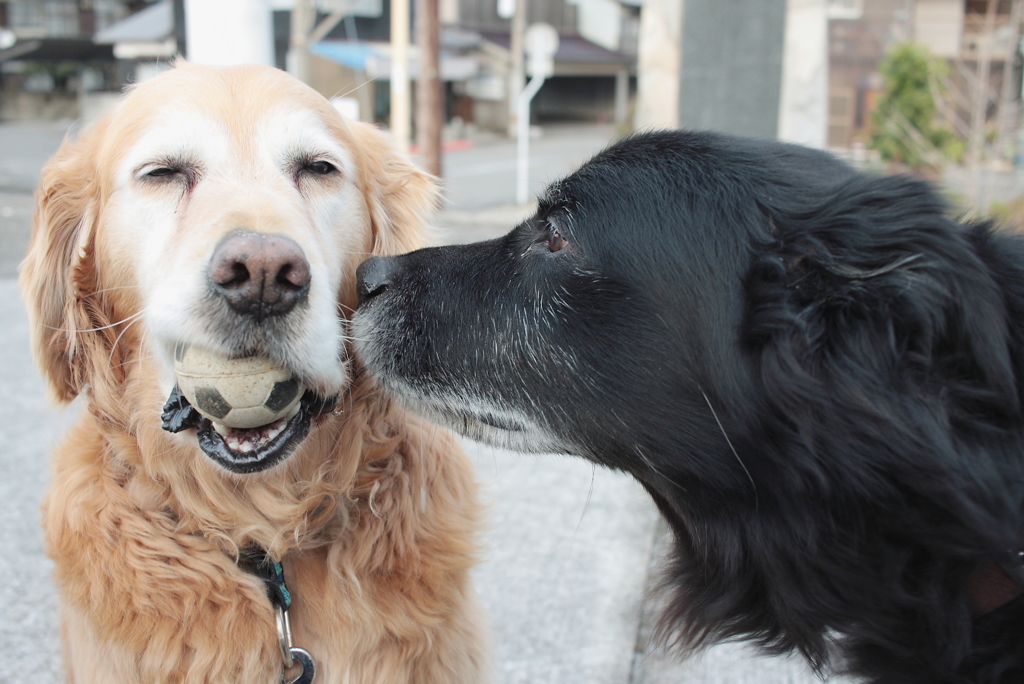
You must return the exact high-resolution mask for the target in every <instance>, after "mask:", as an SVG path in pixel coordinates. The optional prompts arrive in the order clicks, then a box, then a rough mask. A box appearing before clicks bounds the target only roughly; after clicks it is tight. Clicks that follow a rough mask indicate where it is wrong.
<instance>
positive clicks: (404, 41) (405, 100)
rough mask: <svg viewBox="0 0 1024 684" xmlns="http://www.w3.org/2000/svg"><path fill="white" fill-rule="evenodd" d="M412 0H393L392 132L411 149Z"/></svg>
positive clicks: (406, 149) (403, 148)
mask: <svg viewBox="0 0 1024 684" xmlns="http://www.w3.org/2000/svg"><path fill="white" fill-rule="evenodd" d="M409 100H410V97H409V0H391V135H392V136H394V138H395V144H396V145H397V146H398V149H399V150H401V151H402V152H404V153H408V152H409V128H410V125H409V112H410V106H409Z"/></svg>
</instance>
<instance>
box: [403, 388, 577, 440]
mask: <svg viewBox="0 0 1024 684" xmlns="http://www.w3.org/2000/svg"><path fill="white" fill-rule="evenodd" d="M398 397H399V402H400V403H401V404H402V405H403V406H405V408H407V409H409V410H410V411H412V412H413V413H418V414H420V415H422V416H423V417H424V418H427V419H428V420H430V421H432V422H435V423H438V424H440V425H443V426H444V427H446V428H448V429H450V430H452V431H453V432H457V433H458V434H460V435H462V436H464V437H468V438H469V439H472V440H473V441H476V442H481V443H483V444H487V445H489V446H494V447H498V448H501V449H510V450H512V451H521V452H525V453H535V454H544V453H550V452H557V451H563V450H564V446H563V445H561V444H560V443H559V442H557V441H556V440H555V439H553V438H552V437H551V436H550V435H548V434H547V433H546V432H545V431H543V430H542V429H541V428H539V427H538V426H537V425H535V424H533V423H532V421H529V420H527V419H525V418H523V417H520V416H517V415H514V414H511V413H509V412H506V411H499V410H489V409H488V408H486V407H483V406H480V407H463V406H459V405H457V404H450V403H446V402H444V401H439V400H436V399H433V398H423V397H420V396H418V397H410V396H409V395H408V394H399V395H398Z"/></svg>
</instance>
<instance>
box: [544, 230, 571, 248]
mask: <svg viewBox="0 0 1024 684" xmlns="http://www.w3.org/2000/svg"><path fill="white" fill-rule="evenodd" d="M568 244H569V241H568V240H566V239H565V238H564V237H562V235H561V233H559V232H558V231H557V230H554V229H551V231H550V232H549V233H548V251H550V252H558V251H560V250H561V249H563V248H564V247H565V246H566V245H568Z"/></svg>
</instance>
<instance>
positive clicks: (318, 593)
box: [21, 64, 486, 684]
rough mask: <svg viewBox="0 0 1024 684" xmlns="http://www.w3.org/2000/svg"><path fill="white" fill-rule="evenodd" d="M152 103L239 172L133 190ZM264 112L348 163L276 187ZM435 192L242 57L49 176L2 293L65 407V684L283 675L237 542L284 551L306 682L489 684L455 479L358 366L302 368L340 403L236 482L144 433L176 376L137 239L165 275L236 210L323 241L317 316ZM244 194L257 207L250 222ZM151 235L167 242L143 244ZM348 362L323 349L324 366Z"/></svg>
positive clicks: (89, 140)
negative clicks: (322, 300)
mask: <svg viewBox="0 0 1024 684" xmlns="http://www.w3.org/2000/svg"><path fill="white" fill-rule="evenodd" d="M168 109H170V110H172V112H175V114H174V116H175V117H178V118H179V119H180V118H181V117H187V115H189V114H190V113H191V112H193V111H198V112H199V113H200V114H201V115H202V117H206V118H204V119H202V121H203V122H209V121H213V122H214V124H216V125H214V126H212V128H213V129H216V130H214V132H213V133H210V135H221V133H223V136H222V138H216V139H215V140H213V142H216V143H217V144H221V143H223V144H224V145H229V146H230V149H231V150H232V151H233V152H232V155H233V156H232V159H234V157H236V156H237V157H238V158H245V159H250V161H249V162H247V164H248V166H245V167H244V168H246V169H248V168H256V169H257V171H253V173H252V174H251V175H246V177H245V178H243V179H241V180H239V178H238V176H239V174H242V171H239V170H238V169H241V168H242V167H238V169H235V170H233V171H231V172H230V173H219V172H218V169H217V168H212V164H209V165H207V167H204V168H205V172H204V174H205V175H204V177H203V180H202V182H201V183H200V184H199V186H197V188H198V189H197V191H196V192H195V193H194V195H190V199H188V200H187V201H186V200H183V199H182V198H181V196H177V195H175V196H171V197H167V196H164V195H159V194H158V193H160V192H164V191H163V190H159V189H158V190H157V191H154V190H152V188H149V189H147V188H141V189H140V188H139V187H137V183H136V182H135V180H133V179H134V176H131V174H130V173H127V175H126V172H125V170H124V169H125V165H126V164H128V163H129V160H130V159H131V156H132V154H134V153H135V152H133V150H138V149H140V148H141V147H144V146H145V145H144V142H143V141H146V140H150V139H151V138H153V137H154V136H155V137H156V138H157V139H160V137H161V135H163V133H162V132H161V131H162V128H161V127H162V126H164V125H171V124H170V123H168V122H171V121H176V120H177V119H167V118H166V117H167V116H168V115H167V113H166V110H168ZM278 111H280V112H284V113H283V114H281V116H284V117H289V116H291V117H302V116H313V117H315V120H316V121H318V122H319V124H318V125H322V128H323V131H326V134H329V135H330V136H331V137H332V138H333V139H334V140H335V141H336V142H337V144H338V145H339V146H340V147H342V148H344V150H345V151H346V154H347V155H348V156H349V161H350V162H351V168H348V167H346V169H347V171H350V172H351V173H348V174H347V176H346V177H345V178H342V179H341V180H339V181H337V184H336V185H334V186H332V185H318V186H316V187H315V188H304V189H301V190H302V191H301V192H296V191H295V190H294V188H291V187H289V186H287V179H285V180H283V181H282V180H281V179H280V178H278V177H277V176H275V175H274V174H273V173H271V172H269V171H267V172H258V171H259V168H262V167H259V164H260V163H262V162H260V161H259V159H258V155H257V154H256V153H255V152H253V153H252V155H251V157H247V156H246V155H249V154H250V153H249V152H248V151H247V150H248V149H249V147H247V146H257V145H258V144H262V143H260V138H261V136H267V135H273V134H274V131H275V130H276V129H275V128H274V127H273V126H271V127H267V126H265V125H264V123H265V122H266V120H267V119H266V117H268V116H269V117H270V119H269V121H271V122H272V123H275V122H276V121H277V120H276V119H274V118H273V117H274V116H277V115H278V114H276V113H275V112H278ZM183 112H184V113H183ZM284 120H285V119H282V121H284ZM289 120H290V119H289ZM296 120H299V119H296ZM261 126H262V128H261ZM208 128H211V126H210V125H207V123H204V124H203V126H200V127H198V128H197V129H196V130H201V131H204V130H206V129H208ZM172 130H173V126H172ZM302 134H303V133H302V132H301V131H299V132H295V135H296V136H301V135H302ZM197 135H199V138H200V139H201V138H202V135H206V133H203V132H201V133H199V134H197ZM282 135H284V134H282ZM211 139H212V138H211ZM296 139H298V138H296ZM254 141H255V142H254ZM165 143H167V144H173V143H174V141H169V142H168V141H165V140H160V144H165ZM254 149H255V148H254ZM232 163H233V162H232ZM257 167H258V168H257ZM233 168H234V167H233ZM268 168H269V167H268ZM129 170H130V169H129ZM232 174H234V176H235V178H232ZM245 174H248V171H246V172H245ZM243 175H244V174H243ZM218 184H219V185H218ZM251 186H255V188H254V189H253V188H252V187H251ZM147 193H148V194H147ZM154 193H157V194H154ZM247 193H248V194H247ZM346 193H348V194H346ZM435 193H436V187H435V184H434V182H433V180H432V179H431V178H430V177H429V176H427V175H425V174H423V173H422V172H420V171H418V170H416V169H415V168H414V167H413V166H412V165H411V164H410V163H409V162H408V161H407V160H406V159H405V158H403V157H402V156H400V155H398V154H396V153H395V152H394V151H393V150H392V149H391V147H390V145H389V144H388V143H387V141H386V140H385V139H384V138H383V137H382V136H381V135H380V134H378V133H377V132H376V131H375V130H374V129H373V128H372V127H370V126H366V125H363V124H358V123H354V122H350V121H345V120H343V119H342V118H341V117H339V116H338V115H337V114H336V113H335V112H334V110H333V108H332V107H331V106H330V105H329V104H328V103H327V102H326V101H325V100H323V98H320V97H319V96H318V95H316V94H315V93H313V92H312V91H311V90H309V89H308V88H306V87H305V86H303V85H301V84H299V83H298V82H297V81H294V80H293V79H291V78H290V77H288V76H286V75H284V74H282V73H281V72H279V71H276V70H273V69H269V68H260V67H234V68H210V67H199V66H194V65H187V64H179V65H178V66H177V67H176V68H175V69H173V70H171V71H169V72H167V73H166V74H163V75H161V76H159V77H157V78H156V79H153V80H152V81H150V82H147V83H145V84H143V85H141V86H139V87H137V88H136V89H134V91H133V92H132V93H130V94H129V95H128V96H127V97H126V98H125V99H124V100H123V102H122V104H121V105H120V106H119V108H117V109H116V110H115V111H114V112H113V113H112V114H110V115H108V116H106V117H105V118H104V119H102V120H101V121H99V122H98V123H97V124H96V125H94V126H92V127H91V128H90V129H89V130H87V131H86V132H85V134H84V135H83V136H82V137H81V139H80V140H79V141H78V142H66V143H65V144H64V145H63V146H62V148H61V149H60V151H59V152H58V153H57V155H56V156H55V158H54V159H53V160H52V161H51V162H50V163H49V164H48V166H47V167H46V169H45V170H44V171H43V175H42V179H41V183H40V189H39V194H38V207H37V212H36V217H35V227H34V231H33V236H32V243H31V246H30V249H29V253H28V256H27V258H26V260H25V262H24V264H23V267H22V273H21V286H22V291H23V293H24V296H25V298H26V301H27V303H28V308H29V313H30V317H31V321H32V342H33V347H34V352H35V355H36V358H37V359H38V362H39V364H40V367H41V368H42V370H43V374H44V376H45V377H46V379H47V381H48V383H49V386H50V390H51V392H52V394H53V396H54V397H55V398H56V399H57V400H59V401H61V402H67V401H70V400H71V399H73V398H74V397H76V396H78V395H80V394H81V395H83V400H84V402H85V406H84V409H85V410H84V411H83V413H82V417H81V418H80V420H79V421H78V423H77V425H75V426H74V428H73V429H72V430H71V432H70V434H69V435H68V436H67V437H66V438H65V440H64V441H63V443H62V444H61V445H60V446H59V447H58V448H57V450H56V453H55V456H54V465H53V481H52V485H51V487H50V490H49V493H48V495H47V498H46V502H45V504H44V512H45V516H44V521H45V530H46V543H47V550H48V553H49V555H50V556H51V557H52V558H53V560H54V562H55V563H56V573H55V577H56V583H57V586H58V589H59V591H60V594H61V597H62V636H63V643H64V648H65V657H66V663H67V671H68V678H69V680H70V681H74V682H82V683H92V682H146V683H149V682H196V683H199V682H244V683H245V684H254V683H259V682H263V683H265V684H271V683H272V682H279V681H280V679H281V674H282V673H281V670H282V663H281V655H280V649H279V646H278V644H277V634H276V627H275V621H274V613H273V609H272V608H271V605H270V602H269V601H268V599H267V596H266V590H265V588H264V586H263V584H262V582H261V580H259V579H258V578H257V577H255V576H254V575H252V574H250V573H248V572H245V571H243V570H241V569H239V567H238V566H237V565H236V559H237V554H238V551H239V549H241V548H243V547H245V546H247V545H250V544H253V543H255V544H259V545H261V546H262V547H263V548H265V549H267V551H268V552H269V553H270V554H271V555H272V556H274V557H275V558H281V559H283V563H284V567H285V575H286V578H287V582H288V587H289V589H290V590H291V592H292V594H293V597H294V605H293V608H292V611H291V621H292V629H293V632H294V643H295V645H297V646H301V647H303V648H305V649H307V650H308V651H310V653H311V654H312V655H313V657H314V659H315V660H316V662H317V675H316V682H317V684H328V683H332V682H346V683H348V682H352V683H356V682H358V683H364V682H367V683H368V682H380V683H381V684H384V683H387V684H395V683H399V682H424V683H426V682H445V683H455V682H479V681H482V680H484V679H486V677H485V674H484V673H485V670H486V644H485V643H484V642H485V638H484V636H483V635H484V634H485V629H484V628H483V626H482V613H481V611H480V609H479V606H478V602H477V598H476V596H475V593H474V591H473V588H472V586H471V582H470V579H469V569H470V567H471V566H472V565H473V563H474V551H475V549H474V536H475V533H476V527H477V519H478V504H477V501H476V491H475V483H474V480H473V476H472V473H471V470H470V466H469V464H468V462H467V459H466V458H465V456H464V455H463V454H462V453H461V451H460V450H459V447H458V445H457V444H456V443H455V442H454V440H453V439H452V438H451V436H450V435H449V434H448V433H446V432H444V431H441V430H439V429H437V428H435V427H433V426H429V425H427V424H425V423H423V422H421V421H420V420H419V419H417V418H414V417H412V416H409V415H407V414H406V413H404V412H403V411H402V410H401V409H399V408H397V407H395V406H393V405H392V404H391V402H390V401H389V400H388V399H387V398H386V397H383V396H381V395H380V394H379V393H378V392H377V391H376V390H374V389H373V388H372V386H371V385H370V383H368V382H366V381H364V380H362V379H360V378H359V377H358V374H356V375H355V377H354V379H353V377H350V375H348V374H347V371H346V373H344V374H343V375H341V376H338V377H337V378H334V379H331V378H329V377H327V378H318V377H317V376H316V374H315V372H313V371H310V373H309V374H308V375H307V376H306V377H304V379H305V380H306V381H307V382H308V383H309V384H310V385H312V386H314V387H316V386H317V383H318V382H320V383H321V385H320V389H324V388H327V389H332V390H340V395H341V400H340V402H339V404H338V408H337V409H336V410H335V411H334V412H333V413H331V414H329V415H326V416H324V417H322V418H321V419H320V420H319V421H318V422H314V425H313V428H312V429H311V431H310V434H309V436H308V437H307V438H306V439H305V440H304V441H303V442H302V443H301V444H300V445H299V446H298V447H297V449H296V450H295V452H294V453H293V454H292V455H291V456H290V457H289V458H287V459H286V460H285V461H284V462H283V463H281V464H280V465H277V466H276V467H274V468H272V469H270V470H267V471H265V472H261V473H256V474H251V475H235V474H232V473H229V472H227V471H225V470H222V469H220V468H219V467H218V466H216V465H215V464H214V463H212V462H211V461H210V460H209V459H208V458H206V456H205V455H204V454H203V453H202V452H201V451H200V449H199V448H198V447H197V445H196V441H195V437H194V435H193V431H192V430H187V431H185V432H182V433H179V434H170V433H168V432H165V431H164V430H163V429H162V428H161V423H160V412H161V407H162V405H163V403H164V401H165V400H166V398H167V393H168V392H167V390H168V387H169V386H171V385H173V379H172V377H173V376H172V375H171V373H170V365H169V363H168V360H167V358H166V354H165V351H164V347H166V344H163V341H162V339H161V336H162V335H164V333H163V332H161V330H159V329H157V328H156V327H155V324H151V321H152V320H153V319H154V318H155V316H156V312H153V311H151V310H150V309H152V308H153V306H152V304H151V302H150V301H149V300H148V299H147V298H148V297H150V296H151V294H150V293H151V292H156V291H157V290H159V288H160V287H163V285H162V284H161V283H160V282H157V281H158V280H159V278H157V276H161V277H162V275H161V274H163V273H164V271H162V270H160V269H157V268H155V267H152V266H145V267H143V268H140V267H139V262H140V261H143V262H144V259H145V258H146V257H144V256H142V255H143V254H144V253H145V252H146V250H155V251H156V252H157V253H159V255H160V256H159V262H160V263H161V264H162V263H163V262H167V263H168V264H170V265H169V266H167V271H166V273H167V277H171V276H173V277H175V278H182V279H185V280H182V282H186V281H187V278H188V277H189V273H190V271H189V268H185V266H189V267H195V266H196V264H200V263H201V260H202V259H203V258H209V250H210V245H213V244H215V243H216V242H217V240H218V239H219V238H220V236H221V235H223V234H224V232H225V231H226V230H228V229H229V228H231V227H237V225H238V223H239V221H242V222H248V223H246V225H248V226H252V227H253V228H254V229H255V230H264V231H268V232H275V231H278V230H280V231H293V233H294V234H295V235H296V239H297V240H300V239H301V240H307V241H315V240H320V242H309V244H311V245H313V247H310V248H309V249H307V251H316V250H326V251H327V257H329V260H328V261H327V262H325V266H324V267H323V268H324V271H323V272H324V273H327V274H328V275H329V279H330V278H334V279H335V280H336V281H337V282H336V286H335V287H334V295H333V297H334V302H335V303H334V304H333V305H331V307H329V308H328V309H324V310H329V309H330V308H333V309H334V310H335V311H340V312H346V311H351V307H353V306H354V304H355V292H354V270H355V266H356V265H357V264H358V262H359V261H360V260H361V258H362V257H363V256H364V255H365V254H367V253H373V254H387V253H396V252H400V251H405V250H408V249H410V248H413V247H415V246H417V244H418V243H419V241H420V238H421V230H422V227H421V224H422V215H423V213H424V212H426V211H427V210H429V209H430V208H431V206H432V205H433V202H434V198H435ZM339 197H342V198H348V199H338V198H339ZM169 203H170V204H169ZM175 203H177V204H175ZM232 203H234V204H232ZM252 203H259V204H260V206H259V208H257V209H256V210H254V211H252V212H250V213H246V212H248V211H249V209H247V208H246V207H247V206H248V205H249V204H252ZM226 205H232V206H228V207H227V208H225V206H226ZM154 207H155V208H154ZM167 207H173V208H172V209H171V210H166V208H167ZM150 211H152V215H150V214H148V213H146V212H150ZM218 212H219V213H218ZM167 214H171V215H172V218H166V215H167ZM225 215H226V216H228V218H226V219H225V218H223V216H225ZM268 216H269V217H270V218H267V217H268ZM147 217H148V218H147ZM275 217H276V218H275ZM165 218H166V220H167V221H170V222H171V223H167V227H166V228H161V227H160V226H162V225H164V224H163V223H161V221H164V220H165ZM325 222H326V224H325ZM136 223H147V226H146V227H145V228H146V230H142V229H140V228H139V227H138V226H137V225H136ZM149 224H152V225H153V228H152V230H149V227H148V225H149ZM327 224H329V227H330V231H328V232H330V233H331V234H330V235H326V237H325V235H324V233H325V229H324V228H323V226H324V225H327ZM294 226H300V228H295V227H294ZM301 226H306V227H305V228H301ZM147 231H148V232H147ZM161 231H162V232H161ZM151 235H154V236H156V237H150V236H151ZM161 236H163V237H161ZM164 238H166V243H165V244H163V246H161V245H160V244H159V243H158V242H157V243H154V244H156V246H155V247H154V246H153V245H151V244H150V243H149V242H147V241H150V240H154V241H159V240H160V239H164ZM325 241H326V242H325ZM325 245H326V247H325ZM332 245H333V247H332ZM339 245H340V246H342V247H345V249H341V247H339ZM204 254H205V257H204V256H203V255H204ZM311 258H312V257H311ZM154 263H155V262H154ZM182 265H184V266H182ZM160 268H161V269H162V268H163V266H161V267H160ZM154 272H156V274H157V276H153V275H152V273H154ZM317 273H319V272H317ZM182 274H184V275H182ZM330 274H336V275H330ZM315 277H317V274H316V273H315V274H314V278H315ZM150 281H152V282H150ZM332 282H333V281H332ZM335 317H337V316H336V315H335ZM186 323H187V322H182V323H181V325H186ZM316 324H319V323H317V322H316V321H312V322H311V323H310V325H311V326H313V325H316ZM327 324H328V325H333V324H334V323H333V322H328V323H327ZM187 334H191V333H187ZM316 343H317V344H319V342H316ZM311 344H312V343H311ZM161 345H163V346H161ZM343 346H346V345H344V342H343ZM348 363H349V362H348V361H347V360H346V358H345V355H344V351H343V352H342V354H341V356H340V357H339V358H338V359H337V366H338V367H339V368H345V367H347V364H348Z"/></svg>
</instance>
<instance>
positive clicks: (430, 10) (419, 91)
mask: <svg viewBox="0 0 1024 684" xmlns="http://www.w3.org/2000/svg"><path fill="white" fill-rule="evenodd" d="M437 10H438V7H437V0H416V42H417V43H418V44H419V48H420V70H419V76H418V78H417V79H416V143H417V146H418V147H419V152H420V157H421V158H422V159H423V168H425V169H426V170H427V171H428V172H429V173H432V174H434V175H435V176H440V175H441V128H442V126H443V125H444V97H443V96H444V89H443V86H442V84H441V64H440V57H441V27H440V25H439V21H438V11H437Z"/></svg>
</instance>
